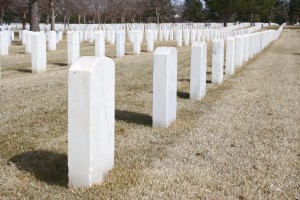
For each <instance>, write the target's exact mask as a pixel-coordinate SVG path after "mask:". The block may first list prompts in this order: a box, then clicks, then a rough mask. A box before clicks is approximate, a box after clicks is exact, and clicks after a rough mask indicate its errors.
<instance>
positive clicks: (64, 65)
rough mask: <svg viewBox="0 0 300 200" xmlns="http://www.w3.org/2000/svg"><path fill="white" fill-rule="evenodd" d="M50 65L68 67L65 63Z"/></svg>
mask: <svg viewBox="0 0 300 200" xmlns="http://www.w3.org/2000/svg"><path fill="white" fill-rule="evenodd" d="M52 65H58V66H60V67H66V66H68V64H67V63H52Z"/></svg>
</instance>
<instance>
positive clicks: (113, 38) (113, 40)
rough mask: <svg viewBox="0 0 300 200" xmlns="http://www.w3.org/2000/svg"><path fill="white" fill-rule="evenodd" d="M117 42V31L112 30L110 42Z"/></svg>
mask: <svg viewBox="0 0 300 200" xmlns="http://www.w3.org/2000/svg"><path fill="white" fill-rule="evenodd" d="M115 43H116V31H115V30H111V31H110V44H115Z"/></svg>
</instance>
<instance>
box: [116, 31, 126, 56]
mask: <svg viewBox="0 0 300 200" xmlns="http://www.w3.org/2000/svg"><path fill="white" fill-rule="evenodd" d="M116 36H117V46H116V48H117V57H118V58H120V57H124V56H125V32H124V31H117V32H116Z"/></svg>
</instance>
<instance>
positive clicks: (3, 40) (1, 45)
mask: <svg viewBox="0 0 300 200" xmlns="http://www.w3.org/2000/svg"><path fill="white" fill-rule="evenodd" d="M7 55H8V41H7V33H6V31H1V32H0V56H7Z"/></svg>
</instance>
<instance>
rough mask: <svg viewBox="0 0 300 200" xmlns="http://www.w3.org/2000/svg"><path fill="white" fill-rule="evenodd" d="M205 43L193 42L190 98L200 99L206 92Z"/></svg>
mask: <svg viewBox="0 0 300 200" xmlns="http://www.w3.org/2000/svg"><path fill="white" fill-rule="evenodd" d="M206 67H207V44H206V42H195V43H194V44H193V46H192V56H191V74H190V98H191V99H193V100H199V101H200V100H201V99H203V98H204V96H205V93H206Z"/></svg>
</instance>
